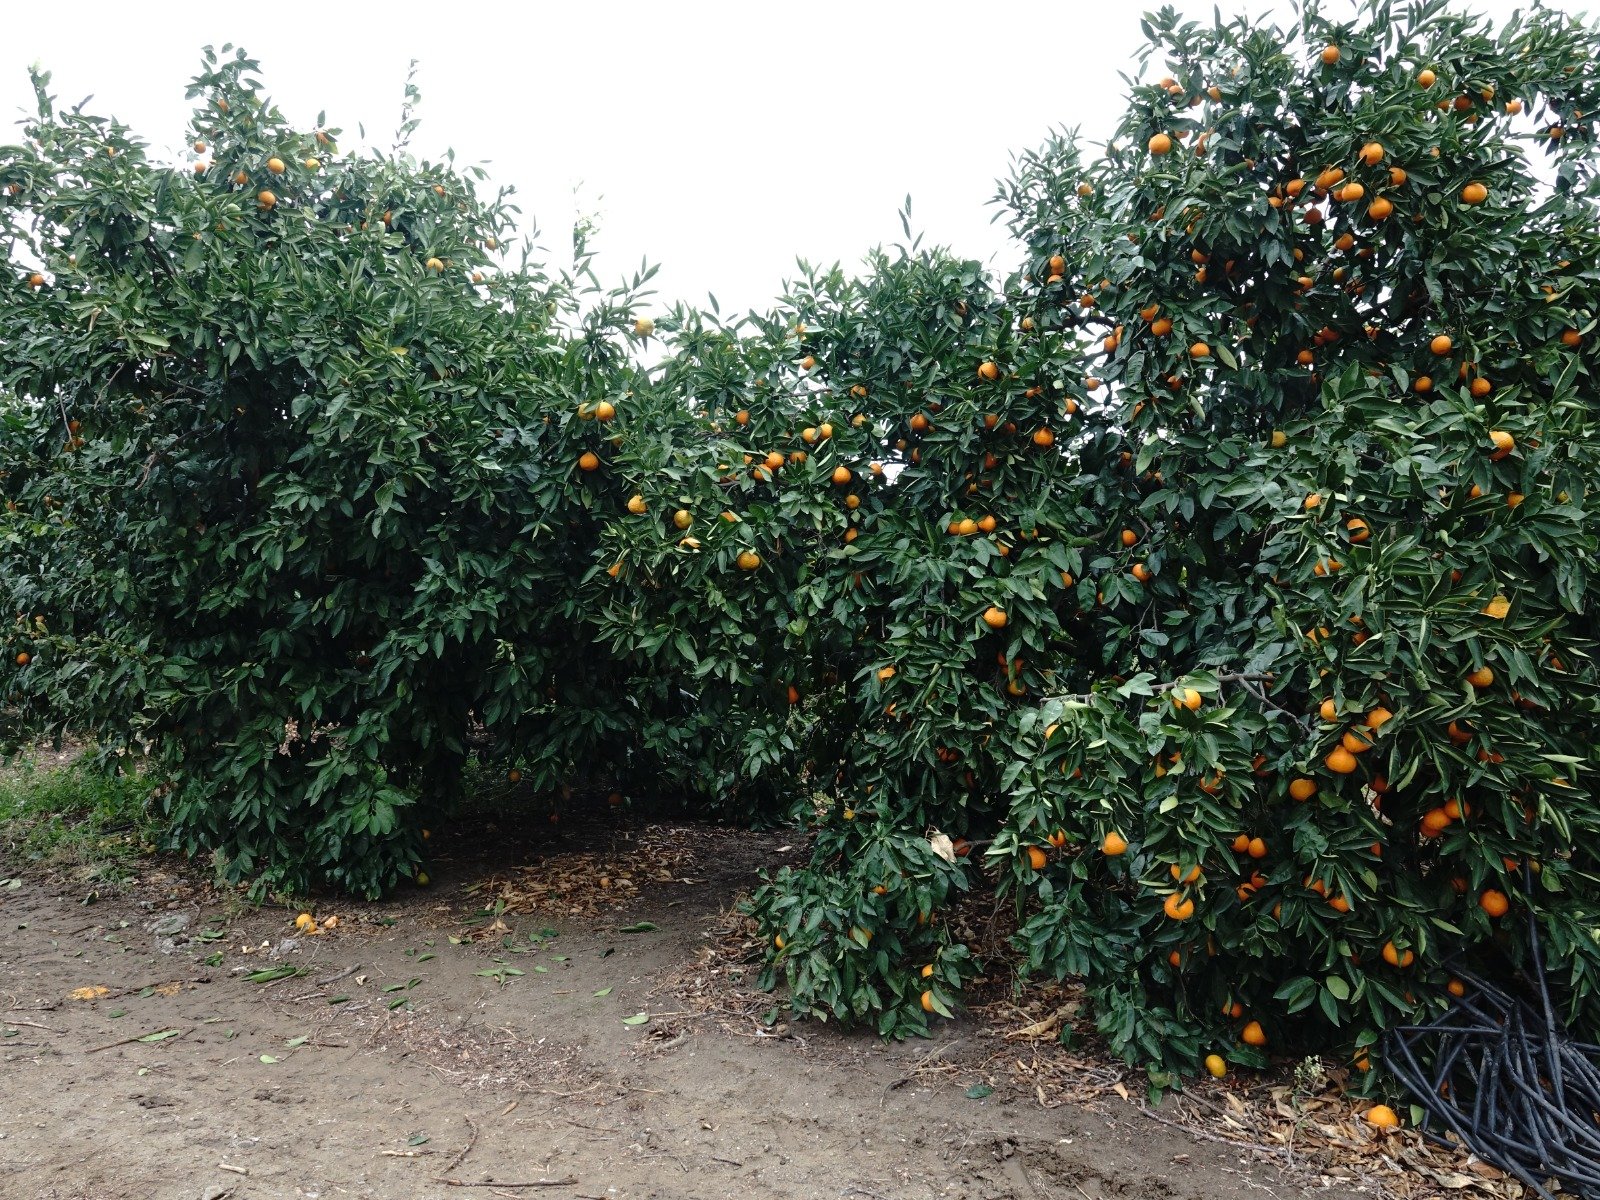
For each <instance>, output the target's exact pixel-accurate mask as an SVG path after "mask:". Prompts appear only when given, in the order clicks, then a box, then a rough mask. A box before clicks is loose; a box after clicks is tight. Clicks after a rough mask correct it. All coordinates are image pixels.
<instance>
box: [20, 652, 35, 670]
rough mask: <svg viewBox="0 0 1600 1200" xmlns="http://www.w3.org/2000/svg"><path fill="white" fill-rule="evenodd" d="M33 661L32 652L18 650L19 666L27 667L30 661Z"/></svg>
mask: <svg viewBox="0 0 1600 1200" xmlns="http://www.w3.org/2000/svg"><path fill="white" fill-rule="evenodd" d="M32 661H33V656H32V655H31V654H29V653H28V652H27V651H26V650H20V651H18V652H17V666H19V667H25V666H27V665H28V664H29V663H31V662H32Z"/></svg>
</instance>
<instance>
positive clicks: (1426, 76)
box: [1417, 67, 1438, 88]
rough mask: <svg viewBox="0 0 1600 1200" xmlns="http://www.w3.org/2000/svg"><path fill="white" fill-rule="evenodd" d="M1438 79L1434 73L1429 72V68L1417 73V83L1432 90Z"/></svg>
mask: <svg viewBox="0 0 1600 1200" xmlns="http://www.w3.org/2000/svg"><path fill="white" fill-rule="evenodd" d="M1436 79H1438V76H1437V75H1435V74H1434V73H1433V72H1432V71H1430V70H1428V68H1427V67H1424V68H1422V70H1420V71H1418V72H1417V83H1418V84H1420V85H1421V86H1422V87H1425V88H1431V87H1432V86H1433V85H1434V81H1435V80H1436Z"/></svg>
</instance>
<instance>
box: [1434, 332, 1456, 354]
mask: <svg viewBox="0 0 1600 1200" xmlns="http://www.w3.org/2000/svg"><path fill="white" fill-rule="evenodd" d="M1454 348H1455V343H1454V342H1453V341H1451V340H1450V335H1449V334H1447V333H1441V334H1438V335H1437V336H1436V337H1435V338H1434V339H1433V340H1432V341H1431V342H1429V343H1428V349H1429V350H1432V351H1433V352H1434V353H1435V354H1437V355H1439V356H1441V357H1443V356H1444V355H1446V354H1449V353H1450V351H1451V350H1453V349H1454Z"/></svg>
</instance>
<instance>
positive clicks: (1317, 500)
mask: <svg viewBox="0 0 1600 1200" xmlns="http://www.w3.org/2000/svg"><path fill="white" fill-rule="evenodd" d="M1321 503H1322V496H1321V495H1320V494H1319V493H1317V492H1312V493H1311V494H1310V495H1309V496H1307V497H1306V499H1305V508H1306V510H1307V511H1310V510H1311V509H1313V508H1316V507H1317V506H1318V505H1319V504H1321Z"/></svg>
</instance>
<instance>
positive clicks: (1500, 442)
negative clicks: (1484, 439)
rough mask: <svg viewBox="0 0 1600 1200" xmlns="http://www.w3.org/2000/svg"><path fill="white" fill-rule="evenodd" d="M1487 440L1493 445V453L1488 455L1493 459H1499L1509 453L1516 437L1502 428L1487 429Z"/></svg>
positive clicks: (1514, 444)
mask: <svg viewBox="0 0 1600 1200" xmlns="http://www.w3.org/2000/svg"><path fill="white" fill-rule="evenodd" d="M1489 441H1490V442H1491V443H1493V445H1494V453H1493V454H1492V455H1490V457H1491V458H1493V459H1494V460H1495V461H1499V460H1500V459H1502V458H1504V457H1505V456H1506V455H1508V454H1510V453H1511V451H1512V449H1513V448H1514V447H1515V446H1516V444H1517V439H1516V438H1514V437H1512V436H1511V435H1510V434H1509V433H1507V432H1506V431H1505V430H1504V429H1491V430H1490V431H1489Z"/></svg>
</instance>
